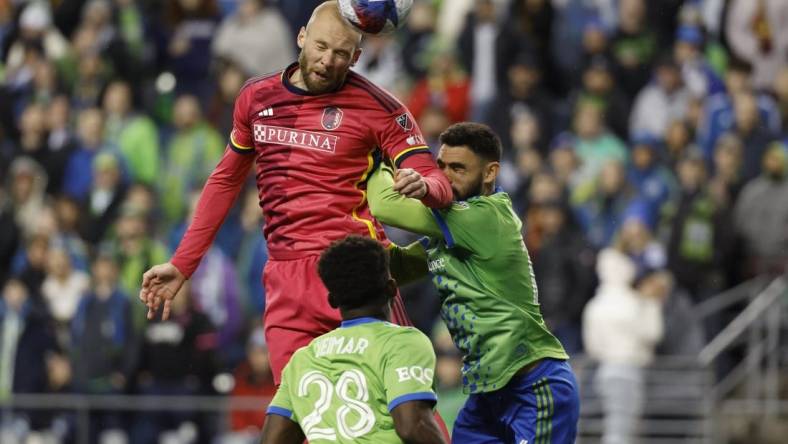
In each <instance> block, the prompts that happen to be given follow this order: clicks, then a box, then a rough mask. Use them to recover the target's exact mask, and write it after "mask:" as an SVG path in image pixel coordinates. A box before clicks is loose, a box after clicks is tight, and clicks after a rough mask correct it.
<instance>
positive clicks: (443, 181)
mask: <svg viewBox="0 0 788 444" xmlns="http://www.w3.org/2000/svg"><path fill="white" fill-rule="evenodd" d="M401 166H402V168H413V169H414V170H416V171H418V172H419V174H421V176H422V177H423V178H424V182H426V183H427V195H426V196H424V197H423V198H422V199H421V202H422V203H423V204H424V205H426V206H428V207H430V208H445V207H448V206H449V205H451V201H452V198H453V197H454V193H453V192H452V190H451V184H450V183H449V180H448V179H447V178H446V175H444V174H443V172H442V171H441V170H440V169H438V166H437V165H435V161H434V160H433V159H432V155H431V154H429V153H418V154H414V155H412V156H408V158H406V159H404V160H403V161H402V164H401Z"/></svg>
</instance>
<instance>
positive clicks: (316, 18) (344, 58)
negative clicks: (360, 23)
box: [290, 1, 361, 94]
mask: <svg viewBox="0 0 788 444" xmlns="http://www.w3.org/2000/svg"><path fill="white" fill-rule="evenodd" d="M297 42H298V47H299V48H301V53H300V54H298V65H299V67H300V69H299V70H298V71H296V72H295V73H294V74H293V75H292V76H291V79H290V80H291V81H292V82H293V84H294V85H296V86H297V87H299V88H303V89H306V90H307V91H309V92H310V93H312V94H323V93H328V92H332V91H335V90H337V89H338V88H340V87H341V86H342V84H343V83H344V82H345V76H347V73H348V71H349V70H350V67H351V66H353V65H354V64H355V63H356V61H357V60H358V58H359V56H360V55H361V33H360V32H359V31H357V30H356V29H354V28H353V27H352V26H351V25H350V24H349V23H348V22H346V21H345V19H343V18H342V16H341V15H340V14H339V6H338V5H337V2H335V1H328V2H325V3H322V4H321V5H320V6H318V7H317V8H315V10H314V11H313V12H312V17H311V18H310V19H309V22H308V23H307V25H306V27H303V28H301V30H300V31H299V32H298V40H297Z"/></svg>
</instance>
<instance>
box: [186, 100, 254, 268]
mask: <svg viewBox="0 0 788 444" xmlns="http://www.w3.org/2000/svg"><path fill="white" fill-rule="evenodd" d="M249 91H250V88H244V89H242V90H241V92H240V93H239V94H238V98H237V99H236V100H235V109H234V110H233V130H232V132H231V133H230V143H229V144H228V145H227V148H228V149H226V150H225V151H224V156H222V159H221V161H219V164H218V165H217V166H216V168H215V169H214V170H213V172H212V173H211V175H210V177H208V181H207V182H206V183H205V187H204V188H203V190H202V194H201V195H200V200H199V201H198V202H197V210H196V211H195V213H194V219H193V220H192V222H191V224H190V225H189V228H188V229H187V230H186V234H184V235H183V239H182V240H181V243H180V244H179V245H178V248H177V249H176V250H175V254H174V255H173V257H172V261H171V262H172V264H173V265H175V268H177V269H178V271H180V272H181V273H182V274H183V275H184V276H186V277H187V278H189V277H191V275H192V273H194V270H196V269H197V266H198V265H200V260H202V257H203V255H205V252H206V251H208V248H209V247H210V246H211V243H213V240H214V238H215V237H216V232H217V231H219V227H221V225H222V222H224V218H225V217H227V213H228V212H229V211H230V208H231V207H232V206H233V203H234V202H235V199H236V198H237V197H238V194H239V193H240V191H241V188H242V187H243V184H244V181H245V180H246V176H247V174H248V173H249V168H250V167H251V166H252V163H253V162H254V158H255V156H254V155H253V154H254V152H255V151H254V141H253V139H252V132H251V128H250V125H249V115H248V111H249V95H250V94H249Z"/></svg>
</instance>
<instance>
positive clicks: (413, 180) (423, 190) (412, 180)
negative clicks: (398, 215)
mask: <svg viewBox="0 0 788 444" xmlns="http://www.w3.org/2000/svg"><path fill="white" fill-rule="evenodd" d="M394 191H396V192H398V193H399V194H402V195H403V196H405V197H411V198H413V199H421V198H423V197H424V196H426V195H427V182H425V181H424V178H423V177H421V174H419V172H418V171H416V170H414V169H412V168H403V169H401V170H398V171H397V176H396V177H395V178H394Z"/></svg>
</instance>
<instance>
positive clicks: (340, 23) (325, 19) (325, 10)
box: [306, 0, 362, 48]
mask: <svg viewBox="0 0 788 444" xmlns="http://www.w3.org/2000/svg"><path fill="white" fill-rule="evenodd" d="M317 24H320V26H326V27H328V28H329V29H331V31H332V33H335V34H341V35H343V36H344V37H346V38H348V39H351V40H352V41H353V42H355V45H356V47H357V48H358V47H359V46H361V37H362V34H361V32H359V31H358V30H356V29H354V28H353V27H352V26H350V24H349V23H348V22H346V21H345V19H343V18H342V15H340V13H339V5H338V4H337V2H336V1H333V0H332V1H327V2H323V3H321V4H320V5H318V6H317V8H315V10H314V11H312V16H311V17H309V21H308V22H307V23H306V32H307V33H308V32H309V30H310V28H311V27H312V26H315V25H317Z"/></svg>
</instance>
